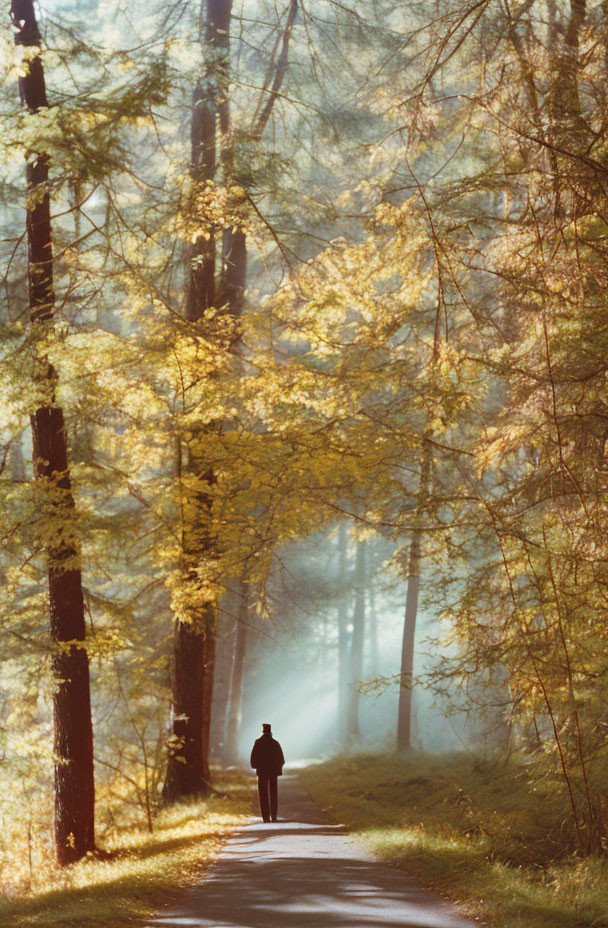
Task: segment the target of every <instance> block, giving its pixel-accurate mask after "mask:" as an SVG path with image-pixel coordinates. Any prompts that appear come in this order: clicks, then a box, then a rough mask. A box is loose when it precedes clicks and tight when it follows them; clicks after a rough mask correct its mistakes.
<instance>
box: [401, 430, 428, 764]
mask: <svg viewBox="0 0 608 928" xmlns="http://www.w3.org/2000/svg"><path fill="white" fill-rule="evenodd" d="M430 474H431V452H430V450H429V449H428V447H427V448H425V449H424V450H423V452H422V466H421V472H420V489H419V492H418V501H417V505H416V516H415V521H414V528H413V531H412V540H411V543H410V553H409V565H408V576H407V593H406V597H405V620H404V623H403V642H402V646H401V685H400V688H399V709H398V717H397V750H398V751H401V750H405V749H407V748H411V746H412V686H413V684H414V642H415V638H416V619H417V617H418V590H419V587H420V560H421V541H422V529H421V518H422V513H423V511H424V507H425V505H426V501H427V499H428V492H429V481H430Z"/></svg>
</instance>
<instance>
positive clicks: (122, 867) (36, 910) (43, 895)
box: [0, 770, 252, 928]
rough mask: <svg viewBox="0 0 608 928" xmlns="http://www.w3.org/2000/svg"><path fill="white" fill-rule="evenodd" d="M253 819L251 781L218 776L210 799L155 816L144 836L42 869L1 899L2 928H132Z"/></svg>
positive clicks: (129, 830) (123, 832)
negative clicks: (28, 884)
mask: <svg viewBox="0 0 608 928" xmlns="http://www.w3.org/2000/svg"><path fill="white" fill-rule="evenodd" d="M251 811H252V791H251V785H250V781H249V780H248V779H247V778H246V777H245V775H244V774H243V773H241V772H239V771H235V770H231V771H225V772H219V771H218V772H217V774H216V776H215V777H214V792H213V793H212V794H211V795H210V796H209V797H206V798H204V799H194V798H193V799H192V800H191V801H188V802H181V803H177V804H175V805H172V806H170V807H167V808H165V809H162V810H161V811H160V812H159V814H158V816H157V818H156V820H155V822H154V831H153V832H152V834H150V833H149V832H148V831H147V830H145V827H144V826H141V825H139V826H134V825H132V824H131V825H125V826H124V827H123V828H118V829H115V831H114V832H113V833H112V834H110V835H107V836H106V839H105V841H104V842H103V850H102V852H101V854H100V855H99V856H95V857H90V858H88V859H85V860H83V861H80V862H79V863H78V864H75V865H73V866H71V867H68V868H66V869H64V870H59V869H57V868H54V867H52V866H51V865H49V866H48V867H47V868H45V871H44V872H43V873H38V874H37V877H36V884H35V887H34V889H33V890H32V891H31V892H30V893H28V894H27V895H22V896H20V897H19V898H13V899H8V898H2V897H1V896H0V926H1V928H30V926H31V928H34V926H35V928H122V926H123V925H124V926H126V925H129V926H133V928H134V926H137V925H141V924H143V922H144V921H145V920H146V919H147V918H149V916H150V915H151V914H152V913H153V912H155V911H156V910H157V909H158V908H160V907H161V906H162V905H164V904H165V903H167V902H170V901H171V900H172V899H173V898H174V897H175V895H176V892H177V891H178V890H179V889H181V888H182V887H184V886H187V885H188V884H190V883H192V882H194V881H195V880H196V879H197V877H200V875H201V874H202V873H203V872H204V871H205V869H206V868H207V866H208V865H209V864H210V862H211V861H212V860H213V858H214V857H215V856H216V854H217V852H218V850H219V848H220V846H221V844H222V839H223V837H224V836H225V835H226V834H227V833H228V832H230V831H231V830H233V829H234V828H235V827H237V826H238V825H240V824H242V823H244V822H245V821H246V819H247V818H248V816H249V815H250V814H251Z"/></svg>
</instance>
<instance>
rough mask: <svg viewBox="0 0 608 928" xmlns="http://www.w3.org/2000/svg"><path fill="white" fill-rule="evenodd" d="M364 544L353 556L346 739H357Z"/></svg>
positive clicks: (361, 660) (364, 559)
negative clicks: (353, 594)
mask: <svg viewBox="0 0 608 928" xmlns="http://www.w3.org/2000/svg"><path fill="white" fill-rule="evenodd" d="M365 562H366V550H365V542H364V541H359V542H357V553H356V556H355V605H354V609H353V636H352V641H351V648H350V668H349V671H350V672H349V690H348V700H347V707H346V735H347V738H354V737H357V736H358V735H359V734H360V732H359V693H358V692H357V689H356V686H357V683H358V681H359V680H360V679H361V674H362V671H363V645H364V642H365V581H366V563H365Z"/></svg>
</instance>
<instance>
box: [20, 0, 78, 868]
mask: <svg viewBox="0 0 608 928" xmlns="http://www.w3.org/2000/svg"><path fill="white" fill-rule="evenodd" d="M11 16H12V18H13V24H14V26H15V28H16V29H17V33H16V36H15V42H16V44H18V45H24V46H26V47H29V48H34V49H37V51H36V52H35V53H34V54H33V55H32V57H30V58H29V59H28V69H27V73H26V74H25V75H24V76H23V77H20V79H19V90H20V94H21V98H22V100H23V102H24V103H25V105H26V106H27V108H28V110H29V111H30V113H36V112H38V111H39V110H40V109H42V108H45V107H47V106H48V101H47V98H46V87H45V80H44V69H43V66H42V59H41V56H40V52H39V45H40V34H39V31H38V24H37V22H36V15H35V11H34V6H33V3H32V0H13V3H12V6H11ZM26 176H27V199H26V226H27V242H28V278H29V304H30V318H31V322H32V325H33V327H34V329H35V330H36V329H38V327H39V326H45V325H48V324H52V320H53V317H54V314H55V295H54V289H53V249H52V243H51V216H50V200H49V194H48V181H49V171H48V158H47V157H46V155H45V154H44V153H40V152H39V153H37V154H32V155H30V156H29V160H28V163H27V170H26ZM39 364H40V368H41V373H40V375H39V376H40V383H41V385H43V387H44V392H45V393H46V398H45V401H44V404H43V405H41V406H40V407H39V408H38V409H36V411H35V412H34V413H33V414H32V432H33V457H34V475H35V478H36V481H37V483H38V486H39V488H40V490H41V492H42V496H43V501H42V505H41V513H42V518H43V519H45V520H47V519H48V520H49V521H51V520H52V523H53V531H52V532H49V533H48V534H49V537H50V538H51V539H52V540H51V541H50V542H48V543H47V548H46V554H47V564H48V577H49V604H50V625H51V639H52V641H53V645H54V655H53V674H54V677H55V680H56V688H55V693H54V696H53V719H54V749H55V853H56V856H57V861H58V863H59V864H61V865H64V864H69V863H72V862H74V861H76V860H79V859H80V858H81V857H84V855H85V854H86V853H87V852H88V851H92V850H94V848H95V786H94V773H93V726H92V722H91V697H90V688H89V660H88V655H87V651H86V647H85V645H84V641H85V620H84V599H83V594H82V579H81V569H80V545H79V541H78V538H77V536H76V533H75V531H74V524H75V521H76V512H75V505H74V497H73V494H72V488H71V483H70V474H69V465H68V448H67V436H66V430H65V423H64V417H63V411H62V409H61V408H60V407H59V406H58V405H57V403H56V402H55V384H56V380H57V374H56V371H55V370H54V368H53V367H52V365H51V364H49V362H48V360H46V358H44V357H42V358H40V359H39Z"/></svg>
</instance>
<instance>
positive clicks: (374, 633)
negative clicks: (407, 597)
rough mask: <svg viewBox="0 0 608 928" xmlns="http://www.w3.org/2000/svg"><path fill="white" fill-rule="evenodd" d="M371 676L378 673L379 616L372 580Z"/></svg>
mask: <svg viewBox="0 0 608 928" xmlns="http://www.w3.org/2000/svg"><path fill="white" fill-rule="evenodd" d="M368 611H369V675H370V677H375V676H376V674H377V673H378V616H377V614H376V592H375V589H374V584H373V581H372V579H371V578H370V584H369V610H368Z"/></svg>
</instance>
